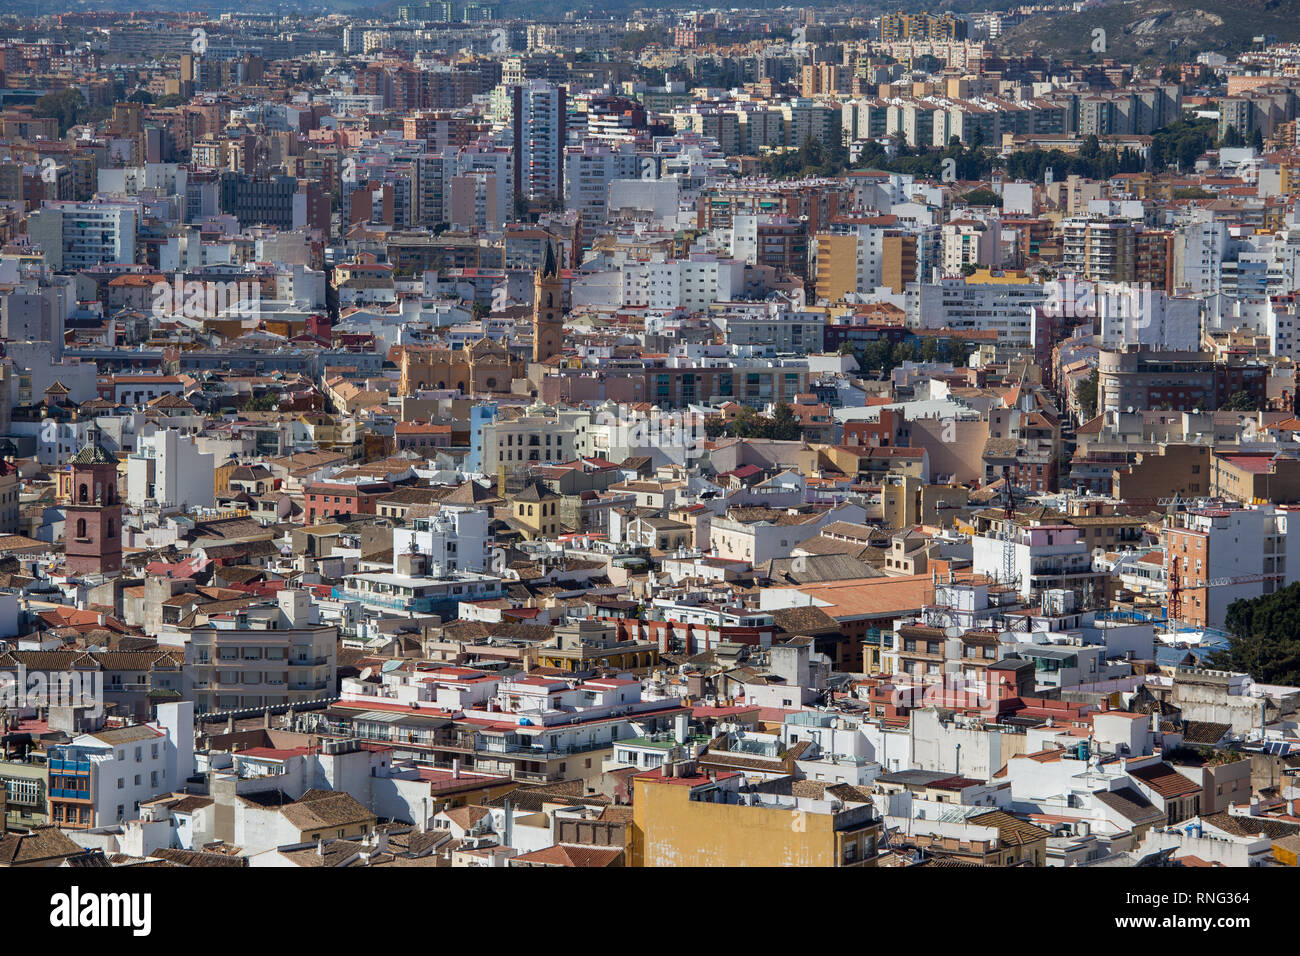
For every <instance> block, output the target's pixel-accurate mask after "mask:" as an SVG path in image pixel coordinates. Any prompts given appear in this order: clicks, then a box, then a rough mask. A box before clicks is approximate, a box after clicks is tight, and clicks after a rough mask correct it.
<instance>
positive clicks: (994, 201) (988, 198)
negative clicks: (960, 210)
mask: <svg viewBox="0 0 1300 956" xmlns="http://www.w3.org/2000/svg"><path fill="white" fill-rule="evenodd" d="M960 198H961V200H962V202H964V203H966V204H967V205H971V206H1001V205H1002V197H1001V196H999V195H998V194H997V193H995V192H994V191H993V190H991V189H972V190H971V191H970V192H968V193H966V194H965V195H963V196H961V197H960Z"/></svg>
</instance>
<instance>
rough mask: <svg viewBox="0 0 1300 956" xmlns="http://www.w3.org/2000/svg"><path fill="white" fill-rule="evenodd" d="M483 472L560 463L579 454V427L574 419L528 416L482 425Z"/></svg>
mask: <svg viewBox="0 0 1300 956" xmlns="http://www.w3.org/2000/svg"><path fill="white" fill-rule="evenodd" d="M482 435H483V459H482V461H483V465H482V471H483V474H485V475H488V476H495V475H496V473H497V470H498V469H499V468H501V467H502V466H504V467H505V468H507V469H512V468H518V467H521V466H526V465H530V464H546V463H547V462H550V463H552V464H558V463H560V462H565V461H573V459H574V458H575V457H577V454H576V452H577V447H578V429H577V427H576V423H575V422H574V421H560V420H558V419H556V418H553V417H550V416H543V415H526V416H524V417H523V418H516V419H512V420H497V421H491V422H486V423H484V425H483V431H482Z"/></svg>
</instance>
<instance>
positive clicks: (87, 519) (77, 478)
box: [64, 425, 122, 574]
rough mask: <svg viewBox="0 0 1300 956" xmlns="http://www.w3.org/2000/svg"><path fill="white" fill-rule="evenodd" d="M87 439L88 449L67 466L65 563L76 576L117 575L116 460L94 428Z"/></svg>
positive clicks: (119, 507)
mask: <svg viewBox="0 0 1300 956" xmlns="http://www.w3.org/2000/svg"><path fill="white" fill-rule="evenodd" d="M86 437H87V443H86V446H85V447H84V448H82V449H81V451H79V452H77V454H76V455H74V456H73V457H72V458H71V460H70V461H69V463H68V464H69V467H70V470H71V472H72V491H71V498H70V500H69V501H68V506H67V509H66V522H65V525H64V551H65V555H66V559H65V562H64V563H65V564H66V565H67V568H68V571H70V572H71V573H73V574H117V573H118V572H119V571H121V570H122V499H121V498H120V497H118V493H117V459H116V458H115V457H114V456H113V455H111V454H109V453H108V452H107V451H105V450H104V448H103V447H102V446H101V445H100V444H99V431H98V429H96V428H95V427H94V426H93V425H92V426H91V428H90V432H89V434H88V435H87V436H86Z"/></svg>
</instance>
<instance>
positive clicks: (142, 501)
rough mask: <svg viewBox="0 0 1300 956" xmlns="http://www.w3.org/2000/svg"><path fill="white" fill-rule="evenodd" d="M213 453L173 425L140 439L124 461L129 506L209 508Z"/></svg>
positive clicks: (214, 461)
mask: <svg viewBox="0 0 1300 956" xmlns="http://www.w3.org/2000/svg"><path fill="white" fill-rule="evenodd" d="M215 468H216V455H211V454H207V455H205V454H203V453H202V452H200V451H199V450H198V448H197V447H195V444H194V439H193V438H190V437H189V436H187V435H182V434H181V433H180V432H179V431H176V430H175V429H173V428H168V429H165V430H163V431H159V432H154V433H153V434H152V435H147V436H145V437H143V438H141V439H140V441H139V443H138V444H137V448H136V451H135V453H134V454H132V455H131V456H130V457H129V458H128V459H127V462H126V500H127V503H128V504H129V505H131V507H133V508H144V507H147V506H148V505H149V504H150V503H152V504H153V505H155V506H156V507H159V508H211V507H212V505H213V503H214V491H213V481H212V476H213V472H214V471H215Z"/></svg>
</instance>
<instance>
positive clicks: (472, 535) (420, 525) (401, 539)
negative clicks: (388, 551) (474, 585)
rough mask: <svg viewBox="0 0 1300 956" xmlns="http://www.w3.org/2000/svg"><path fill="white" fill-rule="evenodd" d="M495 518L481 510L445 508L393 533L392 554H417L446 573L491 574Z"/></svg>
mask: <svg viewBox="0 0 1300 956" xmlns="http://www.w3.org/2000/svg"><path fill="white" fill-rule="evenodd" d="M491 519H492V516H491V515H490V514H489V513H488V512H486V511H484V510H483V509H481V508H464V507H459V506H454V505H444V506H443V507H441V508H439V509H438V512H437V513H436V514H432V515H429V516H427V517H420V518H414V519H412V520H411V521H410V526H409V527H405V528H394V529H393V554H394V555H399V554H409V553H412V552H417V553H419V554H423V555H425V556H427V557H428V559H429V562H430V566H431V567H432V566H434V565H437V566H438V567H440V568H442V569H443V570H444V571H447V572H452V571H490V570H491V568H492V537H491V535H490V534H489V533H488V523H489V522H490V521H491Z"/></svg>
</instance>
